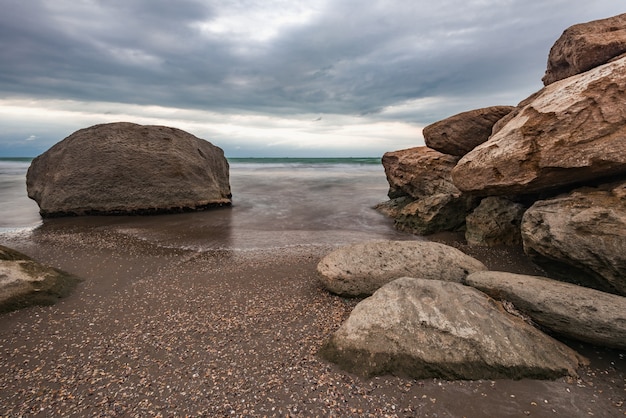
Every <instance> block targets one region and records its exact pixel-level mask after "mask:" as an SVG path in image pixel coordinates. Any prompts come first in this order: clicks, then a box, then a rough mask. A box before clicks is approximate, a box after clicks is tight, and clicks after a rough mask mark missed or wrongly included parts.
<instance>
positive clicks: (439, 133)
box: [423, 106, 515, 157]
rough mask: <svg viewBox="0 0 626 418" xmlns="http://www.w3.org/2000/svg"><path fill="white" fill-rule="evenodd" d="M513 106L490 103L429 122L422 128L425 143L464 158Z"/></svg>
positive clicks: (481, 141) (483, 140) (487, 136)
mask: <svg viewBox="0 0 626 418" xmlns="http://www.w3.org/2000/svg"><path fill="white" fill-rule="evenodd" d="M513 109H515V108H514V107H513V106H491V107H486V108H483V109H475V110H470V111H467V112H463V113H459V114H457V115H454V116H450V117H449V118H446V119H443V120H440V121H439V122H435V123H433V124H431V125H428V126H427V127H425V128H424V130H423V135H424V141H425V142H426V146H428V147H429V148H432V149H434V150H437V151H439V152H442V153H444V154H449V155H454V156H457V157H462V156H464V155H465V154H467V153H468V152H470V151H471V150H473V149H474V148H475V147H476V146H478V145H480V144H482V143H483V142H485V141H486V140H487V139H489V137H490V136H491V130H492V129H493V125H494V124H495V123H496V122H497V121H499V120H500V119H502V118H503V117H504V116H506V115H507V114H509V113H510V112H511V111H512V110H513Z"/></svg>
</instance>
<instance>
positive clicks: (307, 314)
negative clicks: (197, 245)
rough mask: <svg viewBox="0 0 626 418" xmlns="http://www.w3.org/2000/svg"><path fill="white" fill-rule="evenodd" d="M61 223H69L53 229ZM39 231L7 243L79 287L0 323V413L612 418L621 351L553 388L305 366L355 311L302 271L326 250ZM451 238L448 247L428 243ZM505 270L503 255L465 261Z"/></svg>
mask: <svg viewBox="0 0 626 418" xmlns="http://www.w3.org/2000/svg"><path fill="white" fill-rule="evenodd" d="M66 223H67V225H69V224H71V222H70V221H67V222H66ZM68 228H70V227H69V226H65V227H64V228H40V232H38V233H34V234H32V235H28V236H20V235H19V234H16V235H15V236H13V237H12V238H11V239H10V240H9V241H10V242H5V244H7V245H11V246H12V247H14V248H16V249H18V250H21V251H23V252H25V253H26V254H28V255H30V256H32V257H35V258H36V259H38V260H40V261H42V262H44V263H48V264H50V265H53V266H55V267H58V268H62V269H64V270H67V271H70V272H72V273H74V274H76V275H79V276H81V277H83V278H85V281H84V282H83V283H81V284H80V285H79V286H78V288H77V289H76V290H75V292H74V293H73V294H72V295H71V296H69V297H68V298H66V299H63V300H61V301H60V302H59V303H58V304H57V305H55V306H52V307H34V308H29V309H25V310H22V311H18V312H13V313H9V314H6V315H3V316H2V317H0V341H1V343H0V358H1V361H0V388H1V390H0V416H40V417H44V416H163V417H167V416H303V417H312V416H320V417H327V416H337V417H343V416H372V417H382V416H391V417H395V416H398V417H410V416H415V417H518V416H520V417H521V416H533V417H554V416H563V417H583V416H595V417H617V416H624V413H625V411H626V403H625V402H624V399H625V395H626V359H625V358H624V353H621V352H616V351H611V350H605V349H601V348H596V347H591V346H587V345H582V344H578V343H572V344H573V346H574V347H575V348H577V349H578V350H580V352H581V353H583V354H584V355H586V356H588V357H589V358H590V360H591V365H590V367H589V368H588V369H585V370H581V375H580V378H579V379H578V380H577V379H571V378H568V379H565V378H564V379H559V380H556V381H533V380H522V381H507V380H498V381H457V382H448V381H442V380H438V379H430V380H414V379H406V378H402V377H393V376H381V377H374V378H363V377H359V376H355V375H352V374H349V373H345V372H343V371H341V370H340V369H338V368H337V367H335V366H334V365H332V364H329V363H327V362H325V361H323V360H321V359H320V358H318V357H317V355H316V353H317V351H318V350H319V348H320V346H321V344H322V343H323V342H324V341H325V339H326V338H327V337H328V336H329V335H330V333H332V332H333V331H334V330H335V329H336V328H337V327H338V326H339V325H340V324H341V323H342V321H343V320H344V319H345V318H346V317H347V316H348V315H349V313H350V310H351V309H352V308H353V307H354V305H355V304H356V303H357V302H358V300H351V299H344V298H340V297H337V296H333V295H331V294H329V293H328V292H326V291H325V290H323V289H322V288H321V287H320V286H319V284H318V281H317V276H316V274H317V273H316V270H315V267H316V265H317V262H318V261H319V259H320V258H321V257H322V256H323V255H325V254H326V253H327V252H329V251H331V250H332V248H333V246H331V245H301V246H297V245H296V246H291V247H289V248H283V249H281V250H280V251H275V250H261V249H259V250H236V251H226V250H214V251H197V250H185V249H181V248H167V247H164V246H162V245H155V244H154V243H152V242H148V241H145V240H140V239H136V238H133V237H132V236H129V235H127V234H120V233H116V232H114V230H112V229H109V228H96V227H94V228H84V227H83V229H80V228H78V229H76V228H74V227H72V228H73V229H71V230H70V229H68ZM439 238H440V239H445V240H447V241H448V242H453V239H452V238H453V237H450V236H444V237H439ZM475 255H476V256H477V257H481V258H482V259H483V260H484V261H485V262H486V263H487V264H491V266H494V268H495V265H496V264H498V265H499V266H507V265H508V266H509V268H510V269H511V270H516V269H517V270H518V271H519V270H520V269H522V270H524V269H528V268H532V267H530V266H528V265H524V263H520V258H519V257H518V254H516V253H515V252H511V251H505V250H500V251H498V250H493V251H487V252H483V254H482V255H481V254H475Z"/></svg>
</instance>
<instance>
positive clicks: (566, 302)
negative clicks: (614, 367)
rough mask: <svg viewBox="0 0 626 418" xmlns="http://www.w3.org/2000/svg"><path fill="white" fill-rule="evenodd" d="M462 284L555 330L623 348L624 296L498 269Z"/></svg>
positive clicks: (625, 332) (625, 339)
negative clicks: (511, 306) (507, 302)
mask: <svg viewBox="0 0 626 418" xmlns="http://www.w3.org/2000/svg"><path fill="white" fill-rule="evenodd" d="M465 283H466V284H467V285H469V286H472V287H475V288H477V289H479V290H481V291H483V292H485V293H487V294H488V295H490V296H492V297H493V298H496V299H500V300H507V301H509V302H511V303H513V305H515V308H517V309H518V310H520V311H521V312H522V313H524V314H526V315H528V316H529V317H530V318H531V319H532V320H533V321H534V322H535V323H537V324H539V325H541V326H542V327H545V328H547V329H549V330H551V331H553V332H555V333H558V334H560V335H563V336H566V337H569V338H574V339H577V340H580V341H586V342H588V343H592V344H596V345H600V346H605V347H611V348H617V349H620V350H626V297H623V296H618V295H612V294H610V293H605V292H601V291H599V290H594V289H589V288H585V287H581V286H577V285H574V284H570V283H563V282H560V281H557V280H551V279H548V278H546V277H537V276H526V275H522V274H513V273H504V272H498V271H477V272H475V273H472V274H470V275H469V276H467V278H466V279H465Z"/></svg>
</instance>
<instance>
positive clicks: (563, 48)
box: [542, 14, 626, 86]
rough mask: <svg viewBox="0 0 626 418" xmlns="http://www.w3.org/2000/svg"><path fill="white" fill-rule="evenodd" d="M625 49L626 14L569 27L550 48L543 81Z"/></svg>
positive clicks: (605, 59)
mask: <svg viewBox="0 0 626 418" xmlns="http://www.w3.org/2000/svg"><path fill="white" fill-rule="evenodd" d="M623 53H626V14H621V15H618V16H614V17H610V18H607V19H600V20H594V21H592V22H588V23H580V24H578V25H574V26H571V27H569V28H568V29H566V30H565V31H564V32H563V34H562V35H561V37H560V38H559V39H558V40H557V41H556V42H555V44H554V45H553V46H552V49H550V55H549V56H548V68H547V69H546V74H545V75H544V76H543V79H542V80H543V84H544V85H546V86H547V85H548V84H552V83H554V82H555V81H558V80H562V79H564V78H567V77H570V76H573V75H576V74H579V73H582V72H585V71H588V70H590V69H592V68H594V67H597V66H599V65H602V64H606V63H607V62H609V61H610V60H611V59H613V58H615V57H617V56H619V55H621V54H623Z"/></svg>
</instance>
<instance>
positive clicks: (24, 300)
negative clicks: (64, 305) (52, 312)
mask: <svg viewBox="0 0 626 418" xmlns="http://www.w3.org/2000/svg"><path fill="white" fill-rule="evenodd" d="M79 281H80V279H78V278H77V277H74V276H72V275H70V274H67V273H65V272H62V271H60V270H56V269H53V268H51V267H46V266H43V265H41V264H39V263H37V262H36V261H34V260H32V259H31V258H29V257H28V256H26V255H24V254H22V253H19V252H17V251H15V250H12V249H10V248H7V247H4V246H1V245H0V313H4V312H9V311H12V310H15V309H20V308H25V307H27V306H32V305H52V304H54V303H55V302H56V301H57V300H58V299H59V298H61V297H64V296H67V295H68V294H69V292H70V291H71V290H72V289H73V288H74V287H75V286H76V284H77V283H78V282H79Z"/></svg>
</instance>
